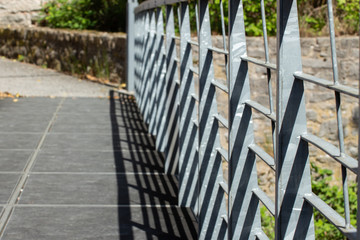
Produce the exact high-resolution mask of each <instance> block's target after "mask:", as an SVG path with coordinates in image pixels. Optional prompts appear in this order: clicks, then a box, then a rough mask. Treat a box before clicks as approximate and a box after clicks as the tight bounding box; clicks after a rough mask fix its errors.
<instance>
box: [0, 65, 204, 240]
mask: <svg viewBox="0 0 360 240" xmlns="http://www.w3.org/2000/svg"><path fill="white" fill-rule="evenodd" d="M9 64H10V63H9ZM14 66H15V65H14ZM1 67H3V62H0V69H1ZM21 67H24V66H20V67H19V68H17V69H20V68H21ZM26 67H31V66H26ZM24 68H25V67H24ZM0 72H1V70H0ZM9 72H11V71H9ZM14 72H16V71H15V70H14ZM19 74H20V75H22V77H21V79H22V78H24V79H25V78H26V71H23V72H21V73H20V72H19ZM31 74H37V73H35V72H33V73H31ZM63 77H64V79H66V78H67V77H65V76H63ZM16 78H17V77H14V78H13V79H16ZM19 78H20V77H19ZM30 78H32V77H29V78H26V79H30ZM51 78H53V76H52V75H51V74H50V76H47V77H45V76H44V75H43V79H44V81H51V80H50V79H51ZM56 78H58V81H59V82H61V76H60V75H59V74H57V77H56ZM8 81H9V82H10V80H9V79H8ZM24 81H25V80H24ZM66 81H67V80H66ZM66 81H65V82H66ZM76 81H77V80H75V82H76ZM74 84H75V83H74ZM9 85H11V84H10V83H9ZM90 85H91V84H90ZM1 86H3V85H1ZM97 88H98V90H99V91H100V92H101V91H102V90H101V89H102V88H103V86H101V85H97ZM0 91H3V90H2V89H0ZM71 91H74V92H76V91H75V89H72V90H71ZM107 94H108V97H107V98H98V97H96V96H97V93H96V94H94V95H93V96H94V97H92V98H91V97H81V98H80V97H55V98H49V97H27V98H20V99H18V101H13V99H9V98H8V99H3V100H0V156H1V157H0V189H1V191H0V208H1V209H2V210H1V218H0V231H1V236H2V237H1V239H3V240H10V239H11V240H16V239H28V240H31V239H34V240H35V239H36V240H41V239H46V240H48V239H50V240H52V239H94V240H95V239H96V240H98V239H194V238H196V235H197V234H196V231H197V224H196V221H195V218H194V216H193V214H192V213H191V211H190V210H188V209H185V208H179V207H177V191H178V189H177V185H178V183H177V180H176V178H175V177H173V176H168V175H165V174H163V167H164V166H163V158H162V156H161V155H160V154H159V153H157V151H155V149H154V139H153V138H152V137H150V136H149V135H148V134H147V127H146V125H145V124H144V123H143V121H142V118H141V115H140V114H139V111H138V108H137V106H136V103H135V101H134V99H133V97H132V96H129V95H127V94H124V93H118V92H116V91H113V90H108V92H107ZM30 95H31V94H30ZM90 95H91V94H90ZM32 96H34V94H32ZM68 96H70V94H68Z"/></svg>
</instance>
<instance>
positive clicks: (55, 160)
mask: <svg viewBox="0 0 360 240" xmlns="http://www.w3.org/2000/svg"><path fill="white" fill-rule="evenodd" d="M0 154H1V152H0ZM0 169H1V165H0ZM32 171H33V172H119V173H123V172H130V173H131V172H163V171H164V159H163V157H162V155H161V154H159V153H158V152H157V151H115V152H114V151H77V150H63V149H59V150H42V151H40V153H39V155H38V157H37V159H36V162H35V166H34V168H33V169H32Z"/></svg>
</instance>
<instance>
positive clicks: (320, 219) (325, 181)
mask: <svg viewBox="0 0 360 240" xmlns="http://www.w3.org/2000/svg"><path fill="white" fill-rule="evenodd" d="M311 170H312V181H311V184H312V191H313V193H314V194H316V195H317V196H319V197H320V198H321V199H322V200H323V201H325V202H326V203H327V204H328V205H329V206H330V207H332V208H333V209H334V210H335V211H337V212H338V213H339V214H340V215H342V216H343V217H344V198H343V191H342V189H340V188H339V187H338V186H330V185H329V182H330V181H331V180H332V175H333V172H332V171H331V170H329V169H321V168H319V167H318V166H316V165H315V164H311ZM349 202H350V219H351V224H352V225H353V226H356V213H357V184H356V183H355V182H353V183H350V184H349ZM260 213H261V222H262V227H263V231H264V233H266V234H267V235H268V236H269V237H270V238H271V239H274V237H275V233H274V227H275V219H274V217H273V216H271V215H270V214H269V213H268V211H267V209H266V207H264V206H262V207H261V208H260ZM314 221H315V239H327V240H335V239H344V240H345V239H346V237H345V236H344V235H343V234H342V233H341V232H340V231H339V230H338V229H337V228H336V227H335V226H334V225H332V224H331V223H330V222H329V221H328V220H327V219H326V218H325V217H324V216H323V215H322V214H321V213H320V212H319V211H317V210H316V209H314Z"/></svg>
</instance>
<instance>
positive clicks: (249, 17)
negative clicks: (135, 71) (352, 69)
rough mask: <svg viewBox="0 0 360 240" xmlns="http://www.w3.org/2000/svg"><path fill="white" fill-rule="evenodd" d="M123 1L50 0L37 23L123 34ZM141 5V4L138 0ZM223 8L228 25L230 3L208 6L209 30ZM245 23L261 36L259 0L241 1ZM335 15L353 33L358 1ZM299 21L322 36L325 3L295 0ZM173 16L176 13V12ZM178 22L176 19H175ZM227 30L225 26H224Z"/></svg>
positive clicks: (271, 23) (271, 25)
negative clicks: (220, 5)
mask: <svg viewBox="0 0 360 240" xmlns="http://www.w3.org/2000/svg"><path fill="white" fill-rule="evenodd" d="M126 2H127V1H125V0H51V1H50V2H48V3H46V4H45V5H44V7H43V10H42V11H43V17H42V18H41V19H40V22H41V23H43V25H47V26H50V27H54V28H72V29H96V30H101V31H119V30H120V31H125V28H126V25H125V24H126ZM139 2H142V1H139ZM195 2H196V1H190V9H191V11H190V18H191V29H192V30H193V31H195V30H196V25H195ZM221 2H222V4H223V9H224V22H225V25H226V26H227V24H228V17H227V15H228V3H229V0H223V1H220V0H213V1H212V2H211V3H210V4H209V12H210V18H211V29H212V31H213V32H216V33H219V34H221V33H222V27H221V15H220V7H219V4H220V3H221ZM264 4H265V15H266V28H267V32H268V35H269V36H274V35H275V34H276V0H264ZM243 7H244V13H245V15H244V20H245V27H246V34H247V35H248V36H261V35H262V34H263V31H262V19H261V5H260V1H259V0H258V1H251V0H243ZM333 11H334V15H335V20H336V24H337V33H338V34H354V33H356V32H357V31H358V27H359V11H360V9H359V2H358V0H336V1H334V8H333ZM298 12H299V22H300V28H301V29H302V31H305V34H306V35H309V34H310V35H321V34H323V33H324V31H326V30H327V25H328V23H327V21H328V20H327V1H326V0H298ZM175 15H177V12H176V11H175ZM175 21H176V22H177V21H178V18H177V17H176V18H175ZM225 31H227V27H225Z"/></svg>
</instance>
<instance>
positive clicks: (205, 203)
mask: <svg viewBox="0 0 360 240" xmlns="http://www.w3.org/2000/svg"><path fill="white" fill-rule="evenodd" d="M208 4H209V3H208V1H207V0H199V1H198V8H199V9H198V10H199V74H200V75H199V99H200V102H199V166H200V169H199V174H200V175H199V177H200V178H199V185H200V186H201V187H200V189H199V190H200V196H199V198H200V199H199V204H200V206H199V207H200V212H199V224H200V225H199V238H200V239H215V238H220V239H223V238H225V237H226V225H224V224H222V223H223V219H222V218H221V216H222V215H224V214H227V212H226V204H225V196H224V190H223V189H222V188H221V186H220V182H224V180H223V176H222V165H221V164H222V158H221V156H220V155H218V154H216V148H219V147H220V137H219V125H218V122H217V121H215V119H214V118H213V117H212V116H214V115H215V114H216V113H217V104H216V91H215V86H214V85H213V84H212V83H211V81H212V79H214V69H213V55H212V51H209V49H210V48H211V47H212V40H211V27H210V15H209V5H208ZM223 233H224V234H225V235H224V236H220V235H221V234H223Z"/></svg>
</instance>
